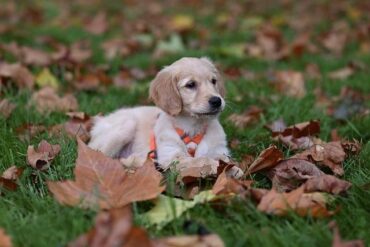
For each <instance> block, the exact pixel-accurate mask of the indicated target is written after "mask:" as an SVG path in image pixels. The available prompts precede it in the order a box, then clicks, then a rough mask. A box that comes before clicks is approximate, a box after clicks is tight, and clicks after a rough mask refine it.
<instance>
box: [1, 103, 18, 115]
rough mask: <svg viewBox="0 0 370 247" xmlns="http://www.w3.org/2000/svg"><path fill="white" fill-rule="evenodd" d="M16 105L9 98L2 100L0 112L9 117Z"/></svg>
mask: <svg viewBox="0 0 370 247" xmlns="http://www.w3.org/2000/svg"><path fill="white" fill-rule="evenodd" d="M15 107H16V105H15V104H13V103H11V102H10V101H9V100H7V99H2V100H0V114H1V115H2V116H3V117H4V118H5V119H7V118H8V117H9V116H10V114H12V112H13V110H14V109H15Z"/></svg>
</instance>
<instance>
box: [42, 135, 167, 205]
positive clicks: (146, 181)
mask: <svg viewBox="0 0 370 247" xmlns="http://www.w3.org/2000/svg"><path fill="white" fill-rule="evenodd" d="M74 174H75V179H76V180H75V181H72V180H66V181H62V182H52V181H48V182H47V184H48V187H49V190H50V191H51V192H52V193H53V195H54V197H55V199H56V200H57V201H59V202H60V203H61V204H65V205H70V206H77V205H78V206H81V207H83V208H94V207H96V206H99V208H101V209H110V208H119V207H123V206H125V205H128V204H129V203H132V202H136V201H144V200H149V199H153V198H155V197H157V196H158V195H159V194H160V193H161V192H162V191H163V190H164V188H165V186H161V185H160V182H161V179H162V175H161V173H159V172H158V171H157V170H156V169H155V166H154V164H153V162H152V161H150V160H147V161H146V162H145V164H144V165H143V166H142V167H140V168H139V169H137V170H136V172H135V173H134V174H129V173H127V172H126V171H125V170H124V168H123V167H122V165H121V163H120V162H119V160H114V159H112V158H109V157H107V156H105V155H104V154H103V153H101V152H98V151H94V150H92V149H90V148H88V147H87V146H86V144H84V143H83V142H82V141H81V140H78V158H77V160H76V167H75V170H74Z"/></svg>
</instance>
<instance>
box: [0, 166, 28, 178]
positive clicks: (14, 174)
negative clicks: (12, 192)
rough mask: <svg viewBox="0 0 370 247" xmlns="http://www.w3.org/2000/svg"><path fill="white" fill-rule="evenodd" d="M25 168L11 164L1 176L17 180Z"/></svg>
mask: <svg viewBox="0 0 370 247" xmlns="http://www.w3.org/2000/svg"><path fill="white" fill-rule="evenodd" d="M23 170H24V169H23V168H19V167H16V166H11V167H9V168H8V169H6V170H5V171H4V172H3V174H2V175H1V177H2V178H5V179H9V180H17V179H18V178H19V177H20V176H21V175H22V173H23Z"/></svg>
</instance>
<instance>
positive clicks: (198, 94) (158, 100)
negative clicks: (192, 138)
mask: <svg viewBox="0 0 370 247" xmlns="http://www.w3.org/2000/svg"><path fill="white" fill-rule="evenodd" d="M224 96H225V88H224V82H223V80H222V78H221V76H220V73H219V72H218V70H217V69H216V67H215V66H214V65H213V63H212V62H211V61H210V60H209V59H207V58H190V57H185V58H182V59H180V60H178V61H176V62H174V63H173V64H171V65H170V66H167V67H165V68H164V69H162V70H161V71H160V72H159V73H158V74H157V76H156V77H155V78H154V80H153V81H152V83H151V85H150V97H151V98H152V99H153V101H154V103H155V104H156V105H157V106H158V107H159V108H161V109H162V110H164V111H165V112H167V113H168V114H170V115H172V116H176V115H179V114H186V115H190V116H193V117H212V116H217V115H218V113H220V112H221V111H222V110H223V109H224V107H225V101H224V99H223V98H224Z"/></svg>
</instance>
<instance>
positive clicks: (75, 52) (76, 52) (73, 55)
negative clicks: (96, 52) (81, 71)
mask: <svg viewBox="0 0 370 247" xmlns="http://www.w3.org/2000/svg"><path fill="white" fill-rule="evenodd" d="M91 55H92V51H91V49H90V45H89V43H87V42H77V43H73V44H72V45H71V46H70V48H69V53H68V60H70V61H71V62H72V63H83V62H85V61H86V60H87V59H89V58H90V57H91Z"/></svg>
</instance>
